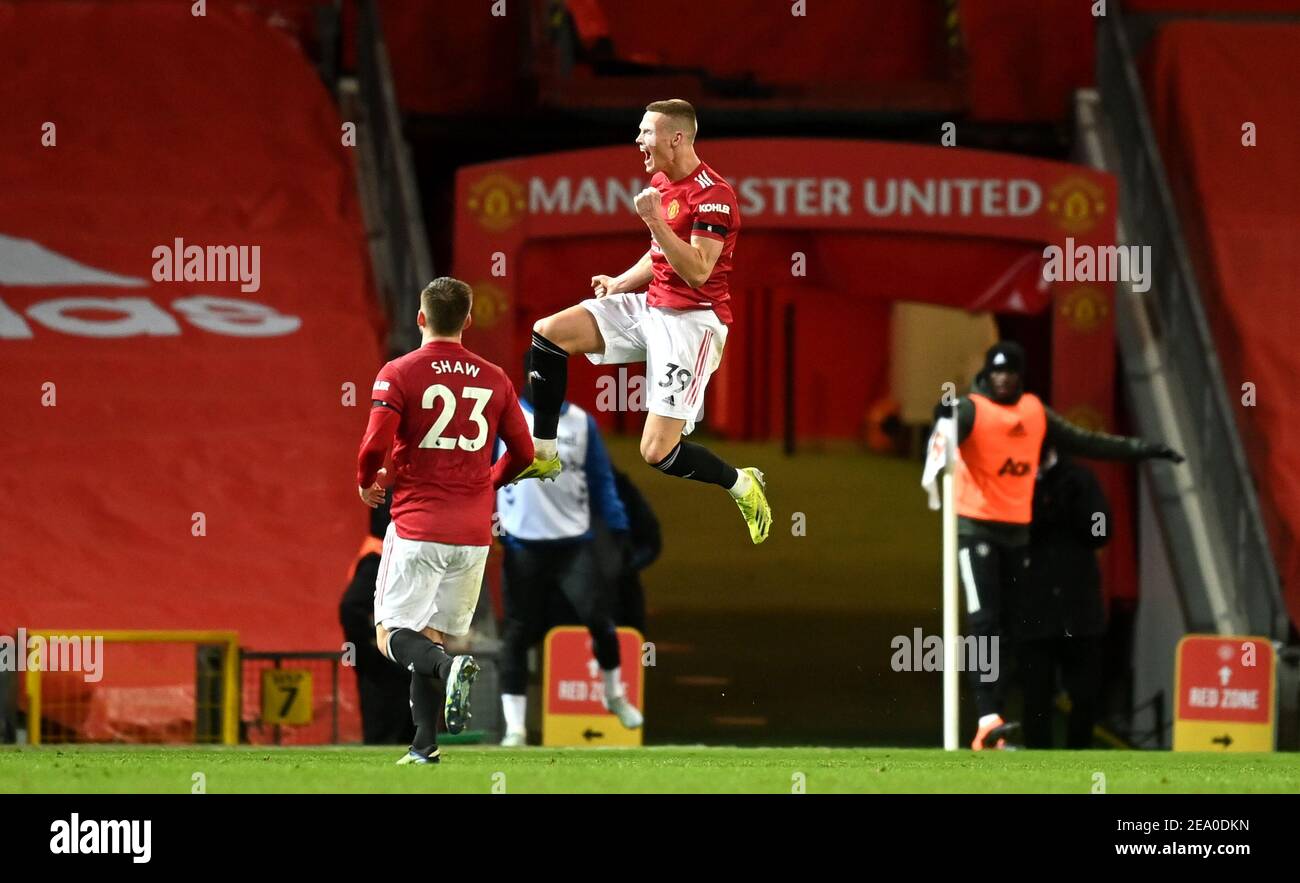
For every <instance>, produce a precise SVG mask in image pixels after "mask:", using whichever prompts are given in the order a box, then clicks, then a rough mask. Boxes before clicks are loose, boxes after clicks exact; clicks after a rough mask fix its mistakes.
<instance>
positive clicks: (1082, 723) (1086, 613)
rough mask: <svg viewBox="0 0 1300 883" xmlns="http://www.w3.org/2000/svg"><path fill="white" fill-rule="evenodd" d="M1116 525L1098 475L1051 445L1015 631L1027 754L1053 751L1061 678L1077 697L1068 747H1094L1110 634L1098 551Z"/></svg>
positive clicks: (1041, 475)
mask: <svg viewBox="0 0 1300 883" xmlns="http://www.w3.org/2000/svg"><path fill="white" fill-rule="evenodd" d="M1109 524H1110V506H1109V504H1108V503H1107V501H1106V496H1105V494H1103V493H1102V490H1101V484H1100V483H1099V482H1098V481H1097V477H1096V475H1094V474H1093V472H1092V470H1091V469H1088V468H1087V467H1086V466H1084V465H1082V464H1080V463H1076V462H1074V461H1073V460H1071V459H1070V458H1069V457H1066V456H1063V455H1060V454H1058V453H1057V451H1056V449H1055V448H1052V447H1049V448H1048V449H1047V450H1046V451H1045V452H1044V455H1043V459H1042V462H1041V463H1040V464H1039V467H1038V481H1037V482H1036V486H1035V488H1034V520H1033V522H1032V523H1031V524H1030V528H1029V561H1030V563H1029V573H1028V575H1027V578H1026V580H1025V585H1024V586H1022V587H1021V591H1020V592H1019V593H1018V602H1017V607H1018V611H1017V614H1016V617H1015V620H1016V621H1015V626H1014V633H1015V636H1016V648H1017V655H1018V656H1019V659H1020V676H1021V685H1022V687H1023V688H1024V698H1025V719H1024V738H1025V746H1026V747H1028V748H1051V747H1052V718H1053V713H1052V712H1053V706H1054V704H1055V697H1056V685H1057V677H1058V675H1059V677H1060V681H1061V683H1062V685H1063V686H1064V687H1065V692H1066V693H1067V694H1068V695H1069V697H1070V715H1069V719H1068V724H1067V727H1066V740H1065V747H1067V748H1087V747H1089V746H1090V745H1091V744H1092V728H1093V725H1094V724H1095V723H1096V720H1097V716H1098V701H1099V698H1100V693H1101V683H1102V665H1101V662H1102V646H1103V636H1104V635H1105V632H1106V610H1105V602H1104V600H1103V598H1102V593H1101V571H1100V570H1099V569H1098V567H1097V550H1098V549H1100V548H1101V547H1102V546H1104V545H1106V543H1107V542H1108V541H1109V539H1110V533H1109Z"/></svg>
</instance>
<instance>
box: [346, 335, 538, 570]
mask: <svg viewBox="0 0 1300 883" xmlns="http://www.w3.org/2000/svg"><path fill="white" fill-rule="evenodd" d="M371 398H372V399H373V400H374V401H375V402H379V403H382V404H376V405H375V406H374V407H375V408H376V409H381V408H382V409H387V410H392V411H396V412H397V413H398V414H399V415H400V420H399V422H398V424H397V434H396V438H395V440H394V442H393V465H392V467H391V468H390V472H391V474H392V475H393V477H394V481H395V483H394V485H393V488H392V491H391V493H392V515H393V523H394V524H395V525H396V526H397V535H398V536H400V537H402V538H403V539H407V540H425V541H433V542H438V543H450V544H456V545H466V546H487V545H491V543H492V506H493V502H494V500H495V496H496V495H495V492H494V490H493V487H492V454H493V450H494V448H495V442H496V438H497V434H498V432H500V434H501V437H502V439H503V440H505V442H506V445H507V446H508V447H509V448H511V450H512V451H517V450H519V448H520V445H523V446H524V447H526V448H527V449H528V451H527V453H528V458H529V460H531V458H532V451H531V448H532V442H531V437H530V435H529V431H528V424H527V423H526V422H525V421H524V415H523V413H522V412H521V411H520V409H519V399H518V398H517V397H516V395H515V388H514V384H512V383H511V382H510V378H508V377H507V376H506V374H505V372H504V371H502V370H501V369H500V368H498V367H497V366H496V365H494V364H492V363H491V362H489V361H488V360H487V359H484V358H481V357H480V356H477V355H475V354H474V353H472V352H470V351H469V350H467V349H465V347H463V346H461V345H460V344H458V343H451V342H449V341H440V340H435V341H432V342H430V343H426V344H425V345H424V346H422V347H420V348H419V349H418V350H415V351H414V352H410V353H407V354H406V355H404V356H402V357H401V358H399V359H394V360H393V361H391V362H389V363H388V364H387V365H385V366H384V367H383V368H382V369H381V370H380V372H379V376H378V377H376V378H375V386H374V390H373V391H372V392H371ZM364 448H365V445H364V444H363V451H364ZM525 462H527V461H525Z"/></svg>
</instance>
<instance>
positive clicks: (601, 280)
mask: <svg viewBox="0 0 1300 883" xmlns="http://www.w3.org/2000/svg"><path fill="white" fill-rule="evenodd" d="M614 283H615V279H614V277H613V276H592V277H591V287H592V290H594V291H595V292H596V297H598V298H599V297H604V296H605V295H607V294H616V293H617V292H615V291H614Z"/></svg>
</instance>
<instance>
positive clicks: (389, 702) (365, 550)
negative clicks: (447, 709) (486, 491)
mask: <svg viewBox="0 0 1300 883" xmlns="http://www.w3.org/2000/svg"><path fill="white" fill-rule="evenodd" d="M388 506H389V504H388V502H387V501H385V502H384V503H382V504H380V505H379V506H377V507H375V508H374V509H372V510H371V511H370V533H369V534H368V535H367V536H366V538H365V540H364V541H363V542H362V544H361V550H360V551H359V552H358V553H357V560H356V563H355V564H354V565H353V567H352V573H351V576H350V578H349V580H348V587H347V589H345V590H344V592H343V598H342V600H341V601H340V602H339V624H340V625H342V626H343V640H345V641H348V642H349V643H351V644H352V646H353V647H355V648H356V672H357V693H358V695H359V697H360V700H361V738H362V741H364V742H365V743H366V744H367V745H409V744H410V743H411V740H412V739H414V738H415V723H414V722H413V721H412V720H411V679H410V676H409V675H408V674H407V673H406V672H405V671H403V670H402V669H401V668H399V667H397V666H395V665H393V663H392V662H391V661H390V660H389V659H388V658H387V657H385V656H384V655H383V654H382V653H380V652H379V648H378V647H377V646H375V620H374V616H375V578H376V577H377V576H378V575H379V560H380V556H381V553H382V552H383V548H384V543H383V536H384V533H385V531H387V530H388V521H389V515H388Z"/></svg>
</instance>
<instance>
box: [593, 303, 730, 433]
mask: <svg viewBox="0 0 1300 883" xmlns="http://www.w3.org/2000/svg"><path fill="white" fill-rule="evenodd" d="M582 306H583V307H585V308H586V310H587V311H588V312H589V313H591V314H592V315H593V316H595V317H596V325H597V326H598V327H599V328H600V336H601V337H603V338H604V339H605V351H604V352H603V353H588V354H587V358H588V359H590V360H591V362H592V363H593V364H595V365H625V364H627V363H628V362H641V361H644V362H645V363H646V365H645V370H646V394H647V399H648V401H647V403H646V405H647V407H648V408H649V410H650V413H652V414H659V415H661V416H663V417H675V418H677V419H679V420H685V421H686V427H685V429H684V430H683V435H690V433H691V430H693V429H694V428H695V422H696V421H697V420H699V419H700V416H701V415H702V414H703V413H704V390H705V389H706V388H707V387H708V385H709V378H710V377H711V376H712V375H713V372H714V370H716V369H717V367H718V365H720V364H722V348H723V346H724V345H725V344H726V342H727V326H726V325H724V324H723V323H722V320H720V319H719V318H718V317H717V316H716V315H715V314H714V312H713V310H674V309H670V308H668V307H652V306H649V305H647V304H646V293H645V292H644V291H643V292H640V293H639V294H633V293H626V294H611V295H608V296H606V297H602V298H594V297H592V298H588V299H587V300H584V301H583V302H582Z"/></svg>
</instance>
